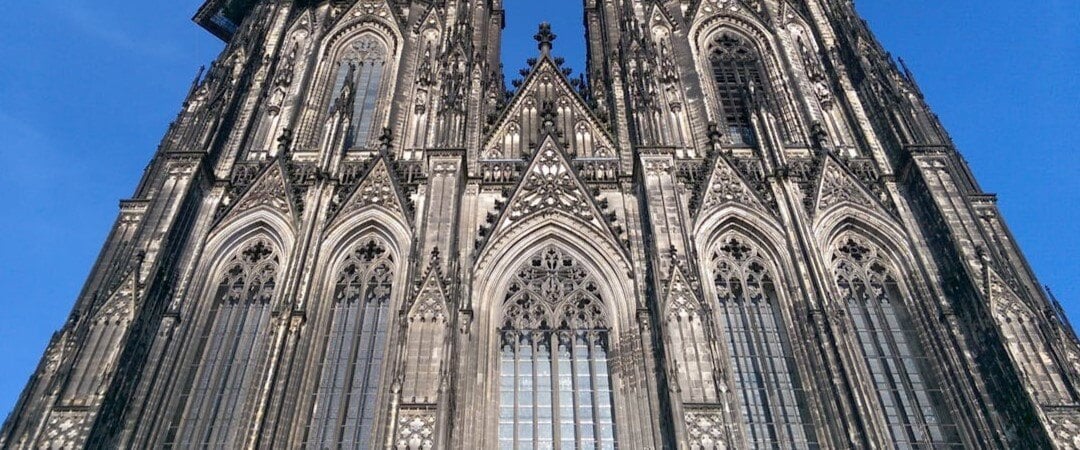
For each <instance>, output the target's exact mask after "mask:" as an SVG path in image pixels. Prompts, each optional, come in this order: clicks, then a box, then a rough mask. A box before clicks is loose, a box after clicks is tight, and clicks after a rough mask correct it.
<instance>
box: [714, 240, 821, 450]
mask: <svg viewBox="0 0 1080 450" xmlns="http://www.w3.org/2000/svg"><path fill="white" fill-rule="evenodd" d="M766 261H767V260H766V257H765V256H764V255H763V253H762V252H761V251H760V250H759V249H757V248H756V247H754V246H753V245H752V244H750V243H749V242H748V241H747V240H746V239H744V238H742V237H740V236H736V235H731V236H728V237H726V238H724V239H722V240H721V241H720V243H719V245H718V246H717V247H716V248H715V249H714V250H713V253H712V255H711V264H712V270H713V273H712V275H713V286H714V289H715V295H716V300H717V315H718V316H719V326H720V328H721V332H720V333H721V335H722V340H723V341H724V343H725V344H726V345H727V349H728V357H729V359H730V370H731V373H732V375H733V377H734V381H735V390H736V395H737V398H738V400H739V410H740V413H741V414H742V420H743V423H744V424H745V427H746V438H747V444H748V445H749V446H750V447H751V448H806V447H808V446H809V447H813V446H816V445H817V444H816V438H815V436H814V433H813V431H812V430H813V427H812V426H811V425H812V424H810V423H809V421H810V416H809V414H808V413H807V411H806V394H805V392H804V390H803V386H802V383H801V381H800V380H799V375H798V371H797V369H796V367H797V366H796V365H795V361H794V357H793V354H792V348H791V338H790V336H789V335H788V331H787V326H786V325H785V324H784V321H783V315H782V312H781V309H780V303H779V296H778V292H777V287H776V285H775V282H774V276H773V274H772V273H770V271H769V269H768V266H767V263H766Z"/></svg>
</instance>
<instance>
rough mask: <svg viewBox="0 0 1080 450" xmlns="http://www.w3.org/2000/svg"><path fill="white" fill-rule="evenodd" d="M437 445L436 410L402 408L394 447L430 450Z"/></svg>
mask: <svg viewBox="0 0 1080 450" xmlns="http://www.w3.org/2000/svg"><path fill="white" fill-rule="evenodd" d="M434 447H435V411H431V410H412V411H409V410H402V411H401V413H400V414H399V415H398V423H397V435H396V436H394V448H395V449H398V450H428V449H431V448H434Z"/></svg>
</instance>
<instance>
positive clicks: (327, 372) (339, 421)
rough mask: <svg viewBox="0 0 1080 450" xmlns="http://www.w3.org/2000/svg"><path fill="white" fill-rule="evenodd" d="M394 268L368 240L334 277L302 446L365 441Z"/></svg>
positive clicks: (369, 437) (371, 422) (372, 415)
mask: <svg viewBox="0 0 1080 450" xmlns="http://www.w3.org/2000/svg"><path fill="white" fill-rule="evenodd" d="M394 267H395V265H394V259H393V256H392V255H391V254H390V252H389V251H388V250H387V248H386V246H385V245H384V244H383V243H382V242H380V241H378V240H375V239H372V240H369V241H367V242H365V243H363V244H361V245H358V246H356V247H355V248H354V249H353V250H352V251H351V252H350V253H349V255H348V256H347V257H346V258H345V261H344V262H343V263H342V265H341V268H340V269H339V270H338V272H337V273H336V274H335V276H334V284H333V285H332V290H331V291H330V293H329V294H330V298H329V299H328V300H327V302H326V303H328V314H329V315H330V319H329V324H328V326H327V328H326V329H325V331H324V332H323V333H322V335H321V336H320V340H319V342H320V343H321V345H322V346H323V356H322V359H321V362H320V363H319V367H318V370H317V372H316V373H318V374H319V375H318V376H319V385H318V388H316V390H315V392H314V394H313V397H314V398H313V402H314V411H313V412H312V415H311V421H310V424H309V426H308V431H307V436H306V439H305V443H304V447H305V448H315V449H322V448H329V447H335V448H338V447H351V448H367V447H368V446H369V445H371V442H372V441H371V440H372V437H373V433H372V427H373V425H374V422H375V408H376V402H377V400H378V398H377V397H378V393H379V390H380V389H379V377H380V375H381V373H382V366H383V360H384V358H385V347H386V333H387V328H388V320H389V314H390V313H389V308H390V294H391V291H392V290H393V277H394Z"/></svg>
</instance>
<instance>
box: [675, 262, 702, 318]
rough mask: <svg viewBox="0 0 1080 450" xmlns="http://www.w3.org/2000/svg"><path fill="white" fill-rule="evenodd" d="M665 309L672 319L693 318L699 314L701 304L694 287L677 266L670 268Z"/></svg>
mask: <svg viewBox="0 0 1080 450" xmlns="http://www.w3.org/2000/svg"><path fill="white" fill-rule="evenodd" d="M667 310H668V317H669V318H671V319H673V320H695V319H697V318H698V317H700V314H701V304H700V303H699V302H698V299H697V295H696V294H695V293H694V288H693V286H691V285H690V283H689V281H687V279H686V276H685V275H683V271H682V270H681V269H679V268H678V267H675V268H674V269H672V274H671V282H670V283H668V293H667Z"/></svg>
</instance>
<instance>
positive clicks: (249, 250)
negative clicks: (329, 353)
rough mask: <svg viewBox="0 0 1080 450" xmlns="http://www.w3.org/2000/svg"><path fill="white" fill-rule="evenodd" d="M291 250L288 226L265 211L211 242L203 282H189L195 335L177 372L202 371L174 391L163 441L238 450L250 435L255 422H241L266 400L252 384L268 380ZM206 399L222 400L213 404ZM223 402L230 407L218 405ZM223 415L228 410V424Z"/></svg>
mask: <svg viewBox="0 0 1080 450" xmlns="http://www.w3.org/2000/svg"><path fill="white" fill-rule="evenodd" d="M292 245H293V236H292V233H291V228H290V227H289V226H288V224H287V223H286V222H285V221H284V219H283V218H281V217H280V215H277V214H273V213H271V212H269V211H268V210H264V209H260V210H255V211H253V212H251V213H248V214H245V215H244V216H242V217H241V218H239V219H238V220H235V221H232V222H230V223H228V224H226V226H225V227H223V228H222V229H221V230H219V231H218V232H216V233H215V234H212V235H211V236H210V238H209V239H208V241H207V246H206V247H205V249H206V251H204V253H203V255H204V258H202V263H200V265H199V266H200V270H198V271H197V272H196V273H198V274H200V275H199V277H200V278H198V279H196V280H193V284H192V285H193V286H197V288H195V289H192V290H191V292H192V293H195V294H196V295H194V296H191V295H188V296H187V297H189V298H191V299H194V301H193V302H191V303H194V304H195V306H194V308H193V309H192V310H191V311H190V314H191V316H190V317H191V319H190V323H191V328H189V330H188V333H191V334H192V335H193V336H194V338H193V339H190V340H188V341H187V342H188V344H187V345H186V346H185V347H184V348H182V349H180V354H181V355H182V356H181V358H180V362H181V365H180V366H179V367H177V369H184V370H185V371H187V369H188V368H189V367H196V368H197V370H190V371H188V372H187V373H188V377H189V378H187V379H186V380H185V381H184V382H182V383H178V384H182V386H180V387H179V388H178V391H176V392H173V396H174V400H173V401H174V402H176V405H177V407H176V408H170V409H172V410H174V411H176V413H175V416H173V417H170V418H168V419H167V420H168V421H169V422H171V423H172V426H171V427H169V428H170V431H168V432H167V434H166V436H165V440H166V442H169V443H172V444H174V445H178V446H189V445H199V444H203V445H211V446H238V445H241V444H242V443H243V442H246V440H247V439H248V438H249V436H246V435H243V434H242V432H241V430H247V429H248V428H249V426H251V425H252V424H251V423H237V422H238V421H240V422H242V421H251V420H253V419H254V409H255V408H257V407H258V405H259V404H260V403H261V402H263V401H265V400H266V399H265V398H264V397H263V394H262V393H260V392H258V391H257V390H256V389H255V388H253V387H252V386H260V385H261V384H262V380H263V378H264V377H265V376H266V370H267V368H268V363H269V358H268V357H267V355H268V354H269V349H270V346H269V344H270V337H271V336H272V331H271V327H272V324H271V323H272V318H271V311H272V310H274V309H277V308H278V307H279V306H278V305H279V303H280V302H282V301H283V299H284V298H285V296H284V295H282V293H283V292H284V291H286V290H287V289H288V285H287V282H286V279H285V277H284V273H285V271H286V270H287V267H288V262H289V256H290V253H291V249H292ZM252 280H254V283H256V284H252V283H253V281H252ZM226 283H229V285H230V287H229V288H228V289H226ZM238 287H239V288H240V289H239V290H237V288H238ZM256 288H258V291H257V292H256V290H255V289H256ZM182 297H184V296H182V295H178V296H177V299H176V301H180V299H181V298H182ZM208 355H209V356H208ZM234 369H236V370H234ZM241 369H242V370H241ZM207 396H210V397H214V398H218V400H216V401H213V402H209V403H208V402H207V401H206V397H207ZM218 403H221V404H225V405H226V407H225V408H217V407H214V406H213V405H214V404H218ZM220 411H228V413H227V420H223V417H225V416H222V415H221V413H220ZM223 421H224V422H231V423H227V424H225V425H222V422H223Z"/></svg>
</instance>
